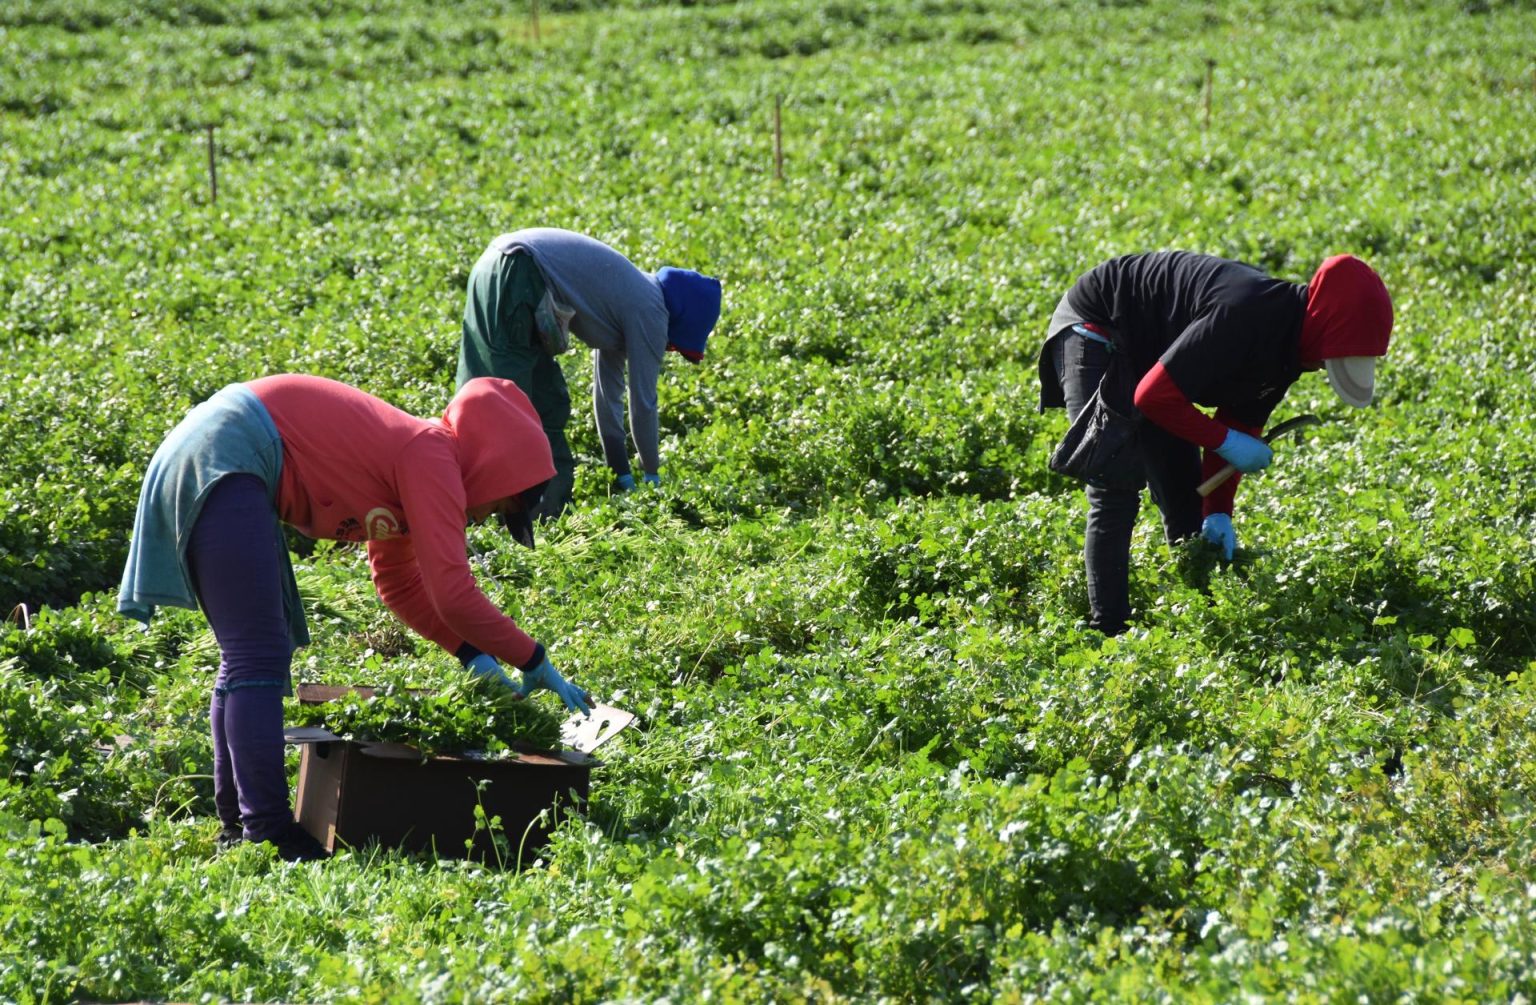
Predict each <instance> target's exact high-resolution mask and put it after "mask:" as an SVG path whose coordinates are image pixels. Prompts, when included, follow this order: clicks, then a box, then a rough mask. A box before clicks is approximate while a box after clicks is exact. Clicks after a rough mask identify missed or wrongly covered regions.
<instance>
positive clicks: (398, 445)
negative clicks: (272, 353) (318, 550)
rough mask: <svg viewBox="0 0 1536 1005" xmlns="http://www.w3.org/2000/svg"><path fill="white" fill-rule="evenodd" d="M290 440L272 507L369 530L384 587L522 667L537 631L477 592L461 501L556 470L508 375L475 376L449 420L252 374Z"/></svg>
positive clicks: (365, 536)
mask: <svg viewBox="0 0 1536 1005" xmlns="http://www.w3.org/2000/svg"><path fill="white" fill-rule="evenodd" d="M248 386H249V387H250V389H251V390H252V391H253V392H254V393H255V394H256V397H258V398H259V399H261V403H262V404H263V405H265V406H266V409H267V411H268V412H269V413H270V414H271V416H272V421H273V423H274V424H275V425H276V426H277V431H278V433H279V435H280V436H281V437H282V440H283V473H282V477H281V480H280V482H279V485H278V492H277V511H278V515H279V516H280V517H281V518H282V520H283V521H284V522H285V523H289V524H292V525H293V526H294V527H296V528H298V530H299V531H300V532H302V533H304V534H307V535H309V536H310V537H317V538H333V539H335V540H339V541H366V542H367V543H368V564H369V568H370V569H371V570H372V573H373V583H374V587H375V589H377V590H378V593H379V598H380V599H381V600H383V601H384V603H385V604H386V605H387V606H388V607H389V609H390V610H392V611H393V612H394V613H395V614H396V616H398V617H399V618H400V620H401V621H404V622H405V623H406V624H407V625H409V626H410V627H411V628H413V629H414V630H415V631H417V632H418V633H420V634H421V635H422V636H423V637H425V638H428V639H431V640H432V641H433V642H436V643H437V644H438V645H440V646H442V647H443V648H444V649H447V650H448V651H449V652H453V651H455V650H457V649H458V648H459V646H460V645H461V644H462V643H465V642H468V643H469V644H470V645H472V646H474V647H475V648H477V649H479V650H481V651H482V652H487V653H490V654H491V655H492V656H495V657H496V658H498V659H500V660H502V661H504V662H507V663H511V664H513V665H516V666H523V665H525V664H526V663H527V662H529V660H530V659H531V658H532V656H533V654H534V650H535V648H536V645H537V644H536V643H535V642H534V640H533V639H532V638H530V637H529V636H528V634H527V633H526V632H524V631H523V630H522V629H520V628H518V627H517V624H516V623H515V622H513V620H512V619H511V618H509V617H507V616H506V615H505V614H503V613H501V611H500V610H498V609H497V608H496V606H495V605H494V604H492V603H491V602H490V600H488V599H487V598H486V596H485V594H483V593H481V592H480V587H479V585H478V584H477V583H476V582H475V577H474V574H473V573H472V572H471V571H470V568H469V562H468V560H467V558H466V556H465V543H464V527H465V522H466V512H467V510H468V509H469V508H470V507H472V506H480V505H483V504H485V503H488V502H493V501H495V500H497V499H502V498H505V497H506V496H510V495H516V494H517V493H519V492H522V491H523V490H525V489H529V488H532V487H533V486H535V485H537V484H539V483H540V482H544V481H547V480H549V479H550V478H552V477H553V476H554V473H555V466H554V462H553V461H552V460H551V459H550V452H549V440H548V439H547V438H546V437H545V435H544V430H543V428H542V427H541V426H540V424H539V418H538V414H537V413H536V412H535V411H534V409H533V406H532V404H530V403H529V401H528V398H527V396H526V395H524V394H523V392H522V391H521V390H519V389H518V387H517V385H515V384H513V383H512V382H511V381H509V380H502V379H500V378H496V377H481V378H477V379H475V380H472V381H470V382H469V383H467V384H465V385H464V387H463V388H461V389H460V390H459V393H458V394H456V395H455V396H454V398H453V401H452V402H450V403H449V405H448V408H447V410H446V411H445V412H444V413H443V418H442V419H440V420H439V419H418V418H416V417H415V416H412V415H408V414H407V413H405V412H403V411H401V410H400V409H398V408H395V407H394V406H393V405H390V404H389V403H387V402H384V401H381V400H379V399H378V398H375V397H373V396H372V395H370V394H367V393H365V392H363V391H359V390H358V389H357V388H355V387H351V386H349V385H347V384H342V383H340V382H338V381H334V380H327V379H325V378H323V377H311V376H305V375H303V374H286V375H283V376H277V377H264V378H262V379H260V380H254V381H251V382H250V384H249V385H248Z"/></svg>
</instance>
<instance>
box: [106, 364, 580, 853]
mask: <svg viewBox="0 0 1536 1005" xmlns="http://www.w3.org/2000/svg"><path fill="white" fill-rule="evenodd" d="M553 475H554V465H553V463H552V461H551V460H550V451H549V442H548V440H547V439H546V438H545V436H544V432H543V429H542V428H541V427H540V425H539V418H538V415H537V413H536V412H535V411H534V410H533V406H532V405H530V404H529V402H528V398H527V396H526V395H524V394H523V392H522V391H520V390H518V388H517V387H516V385H514V384H513V383H512V382H511V381H508V380H501V379H497V378H481V379H478V380H472V381H469V382H468V383H466V384H465V385H464V386H463V387H462V388H461V389H460V390H459V392H458V394H456V395H455V396H454V398H453V400H452V402H451V403H450V404H449V405H448V408H447V410H446V411H445V412H444V413H443V417H442V418H441V419H419V418H416V417H414V416H411V415H408V414H406V413H405V412H403V411H401V410H400V409H398V408H395V407H394V406H392V405H390V404H388V403H386V402H384V401H381V400H379V399H378V398H375V397H373V396H372V395H369V394H366V393H364V392H363V391H360V390H358V389H356V388H353V387H350V386H348V385H346V384H342V383H338V382H336V381H333V380H326V379H325V378H322V377H311V376H305V375H301V374H289V375H283V376H275V377H264V378H262V379H260V380H254V381H251V382H249V383H246V384H232V385H230V386H228V387H226V388H224V389H223V390H221V391H219V392H218V393H217V394H215V395H213V397H211V398H209V399H208V400H207V401H205V402H203V403H202V404H201V405H198V406H197V407H196V408H194V409H192V411H191V412H190V413H188V415H187V416H186V418H184V419H183V420H182V421H181V423H180V424H179V425H177V426H176V428H175V429H173V430H172V431H171V432H170V434H169V435H168V436H167V437H166V439H165V441H164V442H163V443H162V444H161V445H160V447H159V449H158V450H156V452H155V455H154V457H153V459H152V460H151V461H150V464H149V469H148V471H147V472H146V474H145V477H144V485H143V489H142V491H141V493H140V496H139V507H138V511H137V514H136V517H135V521H134V535H133V541H132V543H131V545H130V547H129V552H128V563H127V567H126V569H125V570H124V573H123V583H122V588H121V590H120V593H119V597H118V610H119V611H120V612H122V613H124V614H127V615H129V616H131V617H135V618H138V619H139V620H142V621H144V622H146V623H147V622H148V621H149V619H150V617H151V616H152V614H153V613H154V609H155V607H156V606H157V605H171V606H177V607H187V608H194V609H195V608H196V607H198V606H201V607H202V609H203V611H204V613H205V614H206V615H207V617H208V621H209V623H210V624H211V625H212V627H213V631H214V634H215V636H216V637H217V638H218V641H219V649H220V653H221V660H220V664H219V672H218V676H217V678H216V679H215V682H214V689H213V699H212V702H211V704H210V708H209V720H210V725H211V727H212V733H213V754H214V757H213V763H214V803H215V805H216V807H217V810H218V814H219V818H220V821H221V822H222V824H223V833H222V834H221V835H220V840H221V842H222V843H233V842H235V841H238V840H241V839H242V838H243V839H244V840H248V841H270V842H272V843H273V844H275V845H276V846H277V848H278V852H279V854H281V855H282V856H283V857H284V858H286V859H307V858H316V857H321V856H323V854H324V852H323V850H322V849H321V848H320V845H319V844H318V843H317V842H316V841H314V839H313V838H311V837H310V836H309V835H308V834H307V833H305V832H304V831H303V830H302V829H301V828H300V827H298V826H297V825H296V824H295V823H294V820H293V813H292V809H291V806H290V802H289V797H288V781H287V775H286V772H285V770H284V764H283V705H282V700H283V696H284V695H286V694H291V693H292V683H291V679H290V674H289V663H290V659H291V656H292V653H293V650H294V649H295V648H297V647H298V646H301V645H304V644H305V643H307V642H308V641H309V633H308V631H307V629H306V627H305V624H304V615H303V608H302V606H301V605H300V603H299V596H298V586H297V584H296V583H295V581H294V577H293V570H292V568H291V566H290V565H289V560H288V551H287V547H286V545H285V544H284V541H283V534H282V528H281V524H282V523H286V524H289V525H290V526H293V527H294V528H296V529H297V530H299V531H300V532H301V533H303V534H306V535H308V536H310V537H315V538H331V539H333V540H338V541H356V542H366V544H367V549H368V564H369V568H370V570H371V573H372V576H373V582H374V587H375V588H376V589H377V590H378V594H379V597H380V598H381V599H382V600H383V601H384V603H385V604H386V605H387V606H388V607H389V608H390V610H391V611H393V612H394V613H395V615H396V616H398V617H399V618H400V620H401V621H404V622H405V623H406V624H407V625H409V626H410V627H411V628H412V629H414V630H415V631H416V632H418V633H419V634H421V635H422V636H424V637H425V638H428V639H431V640H432V641H433V642H436V643H437V644H438V645H440V646H442V647H443V648H444V649H446V650H448V651H449V652H451V653H454V654H455V655H456V656H458V657H459V659H460V660H461V661H462V662H463V663H464V664H465V666H466V667H467V668H468V669H469V670H470V672H471V673H473V674H475V675H476V676H479V677H486V678H489V679H491V680H494V681H496V682H499V683H502V684H505V685H506V686H508V687H512V688H514V689H516V691H517V692H518V693H519V694H521V695H523V696H524V697H526V696H527V695H528V694H529V693H531V692H532V691H534V690H538V689H540V688H547V689H549V690H552V691H554V692H556V693H557V694H558V695H559V696H560V697H561V699H562V700H563V701H564V702H565V703H566V705H567V706H569V707H570V708H571V709H572V710H576V711H582V712H590V709H591V699H590V698H589V697H588V696H587V694H586V693H585V692H583V691H582V690H581V689H580V688H578V687H576V686H575V685H574V684H571V683H570V682H568V681H567V680H565V678H564V677H562V676H561V675H560V673H559V672H558V671H557V670H556V669H555V668H554V666H553V664H551V663H550V660H549V657H548V654H547V653H546V652H545V649H544V646H542V645H540V644H539V643H538V642H536V641H535V640H534V639H533V638H532V637H530V636H529V635H528V633H527V632H525V631H523V629H521V628H519V627H518V626H517V624H516V623H515V622H514V621H513V620H512V619H511V618H509V617H507V616H506V615H505V614H503V613H502V612H501V611H500V610H498V609H497V608H496V607H495V605H493V604H492V603H491V602H490V600H489V599H487V598H486V596H485V594H483V593H482V592H481V591H480V588H479V586H478V585H477V584H476V582H475V579H474V575H473V574H472V573H471V571H470V568H469V564H468V561H467V559H466V556H465V540H464V528H465V525H466V523H467V522H469V521H476V522H478V521H481V520H484V519H486V518H488V517H490V516H493V515H495V516H498V517H500V518H501V519H502V521H503V522H504V523H505V524H506V525H507V526H508V527H509V529H511V530H512V531H513V533H514V536H516V537H517V538H518V539H519V541H521V542H522V543H524V544H526V545H528V546H529V547H532V544H533V538H532V530H531V525H530V523H529V513H530V511H531V510H532V509H533V507H534V506H536V505H537V504H538V499H539V496H540V494H541V493H542V491H543V488H544V485H545V484H546V483H547V482H548V481H549V479H550V478H551V477H552V476H553ZM503 662H504V663H509V664H511V665H513V666H516V667H518V668H520V669H521V670H522V680H521V682H520V683H518V684H514V683H513V682H512V681H511V680H510V679H509V678H508V677H507V676H506V674H505V673H504V672H503V671H502V669H501V663H503Z"/></svg>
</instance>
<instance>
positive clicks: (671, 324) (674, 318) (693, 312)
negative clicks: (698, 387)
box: [656, 265, 720, 363]
mask: <svg viewBox="0 0 1536 1005" xmlns="http://www.w3.org/2000/svg"><path fill="white" fill-rule="evenodd" d="M656 282H657V284H658V285H660V286H661V298H662V299H663V300H664V301H666V304H667V348H668V349H674V350H676V351H677V352H679V353H681V354H682V355H683V357H684V358H686V359H688V360H689V361H691V362H694V363H697V362H699V361H701V360H702V359H703V358H704V343H705V340H707V339H708V338H709V333H710V332H712V331H714V330H715V322H717V321H719V320H720V280H718V279H716V278H714V277H713V276H706V275H703V274H702V273H698V272H694V271H693V270H692V269H674V268H672V266H670V265H668V266H664V267H663V268H661V269H660V270H659V271H658V272H657V273H656Z"/></svg>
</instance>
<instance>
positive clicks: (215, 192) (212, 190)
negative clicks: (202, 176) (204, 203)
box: [204, 123, 219, 203]
mask: <svg viewBox="0 0 1536 1005" xmlns="http://www.w3.org/2000/svg"><path fill="white" fill-rule="evenodd" d="M204 128H205V129H207V130H208V192H209V199H208V201H209V202H210V203H215V202H218V201H219V166H218V164H217V163H216V161H215V157H214V152H213V151H214V143H213V124H212V123H209V124H208V125H207V126H205V127H204Z"/></svg>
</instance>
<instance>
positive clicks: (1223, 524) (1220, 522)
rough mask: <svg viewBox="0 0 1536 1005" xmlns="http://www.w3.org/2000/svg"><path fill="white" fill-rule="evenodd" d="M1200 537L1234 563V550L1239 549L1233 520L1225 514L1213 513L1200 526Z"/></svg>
mask: <svg viewBox="0 0 1536 1005" xmlns="http://www.w3.org/2000/svg"><path fill="white" fill-rule="evenodd" d="M1200 536H1201V537H1203V538H1205V539H1206V540H1207V541H1209V542H1211V543H1212V544H1214V545H1216V546H1218V547H1219V548H1221V557H1222V558H1224V559H1226V560H1227V561H1229V562H1230V561H1232V549H1234V548H1236V547H1237V531H1235V530H1233V529H1232V518H1231V517H1230V516H1228V515H1227V514H1225V513H1212V514H1211V515H1210V516H1208V517H1206V518H1205V522H1204V523H1202V524H1201V525H1200Z"/></svg>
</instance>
